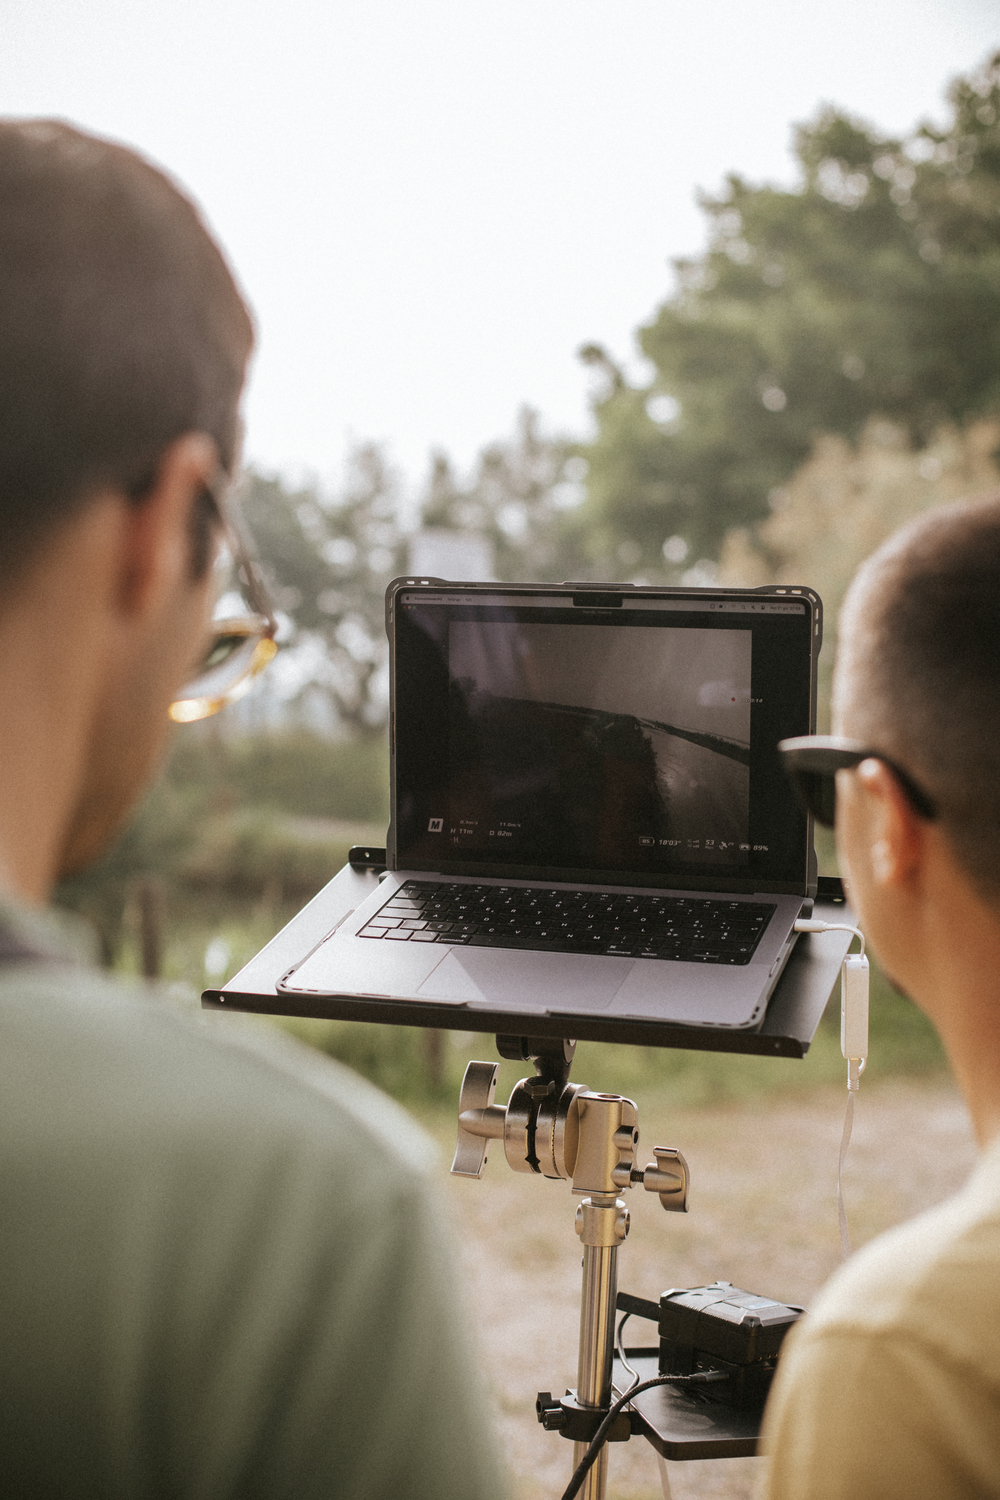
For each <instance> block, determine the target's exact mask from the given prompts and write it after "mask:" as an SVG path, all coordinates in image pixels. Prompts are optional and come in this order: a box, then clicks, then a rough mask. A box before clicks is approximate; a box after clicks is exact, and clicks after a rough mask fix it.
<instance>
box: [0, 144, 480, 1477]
mask: <svg viewBox="0 0 1000 1500" xmlns="http://www.w3.org/2000/svg"><path fill="white" fill-rule="evenodd" d="M252 341H253V335H252V326H251V322H250V318H249V315H248V313H247V311H246V308H245V306H244V303H243V300H242V298H241V296H240V294H239V292H238V290H237V288H236V286H235V284H234V282H233V278H232V276H231V274H230V272H229V270H228V268H227V267H226V265H225V262H224V260H223V258H222V256H221V254H220V253H219V250H218V248H217V247H216V245H215V244H214V242H213V240H212V239H211V237H210V235H209V234H208V232H207V230H206V229H205V227H204V225H203V223H202V221H201V219H200V217H199V215H198V213H197V211H196V210H195V208H194V207H193V205H192V204H191V203H190V202H189V201H188V200H187V199H186V198H185V197H184V196H183V195H182V194H181V193H180V192H179V191H178V190H177V188H176V187H174V186H173V184H172V183H170V182H169V181H168V179H167V178H166V177H165V176H164V175H163V174H162V173H160V172H158V171H157V170H156V169H154V168H153V167H152V166H150V165H149V164H148V163H147V162H145V161H143V160H141V159H140V158H139V157H137V156H136V155H135V154H134V153H132V152H130V151H128V150H126V149H125V148H123V147H121V146H117V145H113V144H111V143H109V142H106V141H101V140H97V139H95V138H93V137H90V136H87V135H85V134H83V133H81V132H79V131H76V130H74V129H72V128H70V127H69V126H66V125H63V124H59V123H56V122H51V121H21V122H15V121H8V122H0V1127H2V1128H0V1273H2V1274H0V1489H2V1492H3V1495H4V1496H5V1500H6V1497H10V1500H26V1497H42V1496H44V1497H56V1496H59V1497H64V1496H70V1497H91V1496H92V1497H94V1500H97V1497H101V1500H116V1497H126V1496H127V1497H130V1500H135V1497H140V1496H153V1495H164V1496H166V1495H171V1496H191V1497H194V1496H198V1497H205V1500H211V1497H222V1496H225V1497H251V1496H254V1497H261V1500H270V1497H273V1496H278V1495H282V1496H284V1495H287V1496H294V1497H296V1500H304V1497H315V1500H321V1497H323V1500H325V1497H331V1496H336V1497H338V1500H347V1497H357V1500H361V1497H364V1500H400V1497H404V1496H405V1497H409V1500H499V1497H500V1496H501V1495H502V1493H503V1484H502V1482H501V1478H500V1476H499V1475H498V1471H497V1465H496V1462H495V1458H494V1454H493V1450H492V1444H491V1441H490V1437H489V1434H488V1433H487V1432H485V1431H484V1425H485V1422H484V1410H483V1405H482V1402H481V1400H480V1399H479V1396H478V1392H477V1384H476V1380H475V1377H474V1373H473V1371H472V1370H471V1367H470V1365H471V1361H470V1350H469V1349H468V1347H467V1346H466V1341H465V1337H464V1332H463V1329H462V1326H461V1323H460V1321H459V1319H458V1318H456V1316H455V1315H454V1312H453V1308H452V1305H451V1301H452V1297H453V1294H454V1288H453V1282H452V1273H451V1271H450V1268H449V1265H448V1258H447V1256H446V1254H445V1253H444V1251H443V1249H442V1244H441V1240H442V1235H441V1230H440V1228H439V1225H438V1222H437V1218H436V1215H435V1212H434V1210H433V1206H432V1204H431V1202H430V1194H429V1191H428V1181H427V1165H428V1156H427V1146H426V1143H425V1141H424V1138H423V1137H422V1136H421V1135H419V1133H418V1132H416V1130H415V1128H414V1127H413V1126H412V1124H411V1123H410V1122H409V1121H408V1120H407V1118H406V1117H405V1115H404V1114H403V1113H402V1111H400V1110H399V1109H397V1108H396V1106H394V1105H393V1104H392V1103H391V1102H390V1101H389V1100H387V1099H385V1098H383V1097H382V1096H381V1095H379V1094H378V1093H377V1092H376V1091H375V1090H374V1089H371V1088H370V1087H369V1086H368V1085H366V1084H365V1083H363V1081H362V1080H360V1079H357V1078H355V1077H353V1076H352V1075H351V1074H349V1073H348V1072H347V1071H346V1070H343V1069H341V1068H338V1067H337V1066H336V1065H334V1064H330V1063H328V1062H327V1061H325V1060H323V1059H321V1058H319V1057H318V1056H314V1055H312V1054H309V1053H308V1052H307V1050H306V1049H300V1048H298V1047H296V1046H295V1045H294V1044H292V1043H291V1042H290V1041H288V1042H282V1041H281V1040H280V1039H279V1038H278V1037H277V1036H275V1038H274V1039H273V1041H266V1042H265V1040H264V1039H263V1038H262V1037H260V1036H251V1037H249V1038H248V1036H247V1035H242V1034H241V1035H237V1034H234V1033H227V1034H223V1032H222V1030H221V1028H220V1029H217V1028H213V1027H209V1028H206V1027H204V1026H203V1025H201V1024H199V1023H198V1022H196V1021H193V1020H191V1019H189V1018H186V1017H185V1016H183V1015H182V1014H179V1013H177V1012H175V1011H174V1010H173V1009H172V1008H170V1007H169V1006H168V1005H167V1004H166V1003H165V1002H163V1001H162V1000H159V999H156V998H153V997H152V996H151V995H150V994H149V992H148V991H143V992H140V991H139V990H138V988H136V987H134V986H132V987H130V986H127V985H123V984H117V983H115V982H113V981H112V980H111V979H109V978H108V977H107V976H105V975H102V974H101V973H99V972H98V971H95V970H93V969H90V968H87V967H86V966H81V965H80V964H79V963H77V962H75V961H74V959H73V955H72V954H71V953H69V952H68V951H67V949H66V945H65V941H64V939H63V937H62V936H61V934H60V931H59V929H58V926H57V925H56V924H55V923H54V922H53V919H52V917H51V915H50V914H48V913H47V912H46V911H45V904H46V902H47V901H48V899H49V897H50V893H51V891H52V888H53V885H54V883H55V881H56V880H57V879H58V878H59V877H60V876H61V875H63V874H66V873H68V872H70V871H72V870H75V869H78V868H80V866H81V865H83V864H85V863H86V862H87V861H88V860H90V859H91V858H93V856H94V855H95V854H96V853H97V852H98V851H99V850H100V849H101V848H102V847H103V846H104V845H105V844H106V842H107V840H108V839H109V838H110V836H111V835H112V834H113V833H114V832H115V831H116V830H117V829H118V827H119V826H120V825H121V822H122V820H123V818H124V817H125V816H126V815H127V813H128V811H129V810H130V808H131V807H132V805H133V804H134V802H135V800H136V797H137V796H138V794H139V793H140V792H141V790H142V789H143V788H144V786H145V784H146V782H147V780H148V778H149V776H150V774H151V773H152V771H153V769H154V768H155V766H156V764H157V762H158V760H159V758H160V755H161V753H162V750H163V747H164V741H165V736H166V730H167V723H168V718H167V715H168V709H169V707H170V705H171V703H172V701H174V700H175V699H176V697H177V695H178V692H179V690H180V689H181V687H182V685H183V684H184V682H185V680H186V679H187V678H188V677H189V675H190V674H191V672H192V670H193V669H194V667H195V666H196V664H197V662H198V659H199V657H200V656H203V654H204V650H205V646H206V644H207V639H208V622H209V617H210V613H211V604H212V600H211V597H210V594H211V574H212V567H211V563H212V559H213V556H214V553H215V551H216V548H217V545H218V541H219V535H220V529H221V521H222V517H221V514H220V509H219V507H220V504H224V502H222V501H221V499H220V493H221V488H222V481H223V480H224V479H225V477H226V476H228V475H230V474H231V473H232V472H233V469H234V466H235V464H236V462H237V458H238V434H239V414H238V406H239V398H240V392H241V389H242V385H243V379H244V374H245V368H246V363H247V359H248V357H249V354H250V350H251V346H252Z"/></svg>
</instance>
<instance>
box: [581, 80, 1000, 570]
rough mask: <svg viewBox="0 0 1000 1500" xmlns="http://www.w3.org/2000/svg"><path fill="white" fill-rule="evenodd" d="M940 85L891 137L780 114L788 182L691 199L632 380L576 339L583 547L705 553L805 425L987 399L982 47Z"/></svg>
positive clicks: (907, 418) (988, 236)
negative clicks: (587, 427) (929, 109)
mask: <svg viewBox="0 0 1000 1500" xmlns="http://www.w3.org/2000/svg"><path fill="white" fill-rule="evenodd" d="M949 98H950V104H951V118H950V120H949V122H948V123H947V125H946V126H945V127H944V128H943V129H941V130H938V129H935V128H934V127H932V126H930V125H922V126H920V127H919V128H918V129H917V130H916V131H915V132H913V134H912V135H911V136H910V137H908V138H907V139H906V140H902V141H900V140H894V139H891V138H889V137H887V136H884V135H882V134H881V133H879V132H878V131H877V130H876V129H874V128H873V127H870V126H868V125H865V124H862V123H859V122H857V121H854V120H851V119H849V118H847V117H846V116H845V115H843V114H841V113H838V112H837V111H835V110H831V109H826V110H824V111H822V112H821V113H820V115H819V117H818V118H817V119H816V120H815V121H814V122H813V123H812V124H810V125H808V126H804V127H802V128H801V129H800V130H799V132H798V135H797V140H796V154H797V157H798V161H799V164H800V167H801V174H802V176H801V182H800V184H799V185H798V187H796V188H795V189H793V190H785V189H779V188H775V187H771V186H761V185H755V184H751V183H748V182H747V181H745V180H744V179H743V178H741V177H738V176H731V177H730V178H729V179H728V182H727V185H726V188H725V190H724V191H723V192H722V193H721V194H720V195H719V196H718V197H717V198H710V197H706V198H704V199H703V206H704V208H705V211H706V214H707V215H708V219H709V243H708V248H707V250H706V251H705V253H704V254H703V255H702V256H700V257H698V258H697V259H694V260H690V261H683V262H678V263H677V266H676V270H677V286H676V290H675V291H674V293H673V295H672V296H671V297H670V298H669V299H668V300H667V301H666V302H665V303H664V304H663V306H662V307H661V308H660V309H659V311H658V313H657V315H656V317H655V318H654V319H653V321H652V322H651V323H649V324H648V325H647V326H646V327H645V328H643V329H642V330H641V334H640V342H641V345H642V349H643V352H644V353H645V354H646V356H647V357H648V358H649V359H650V360H651V361H652V363H653V365H654V366H655V368H656V377H655V379H654V380H653V382H652V383H651V384H650V385H649V386H648V387H647V388H644V389H641V390H640V389H635V388H633V387H630V386H629V385H628V384H627V383H626V382H625V381H624V379H623V378H622V377H621V375H620V372H618V371H616V370H615V368H614V366H613V365H612V364H611V362H610V361H609V360H608V358H607V356H606V355H604V354H603V353H602V351H600V350H599V349H595V348H594V347H592V346H591V347H589V348H588V349H585V350H584V351H582V354H583V357H584V358H585V359H587V360H589V361H590V362H591V363H593V364H597V365H598V366H600V367H601V368H602V369H603V371H604V375H605V379H604V383H603V389H602V391H601V392H600V394H599V396H598V398H597V400H596V406H595V409H596V415H597V419H598V427H599V430H598V435H597V437H596V439H595V441H594V442H593V444H591V445H590V446H589V447H587V448H585V449H583V450H582V451H583V452H584V453H585V454H586V456H587V459H588V461H589V463H590V482H589V499H588V504H587V510H586V513H585V515H584V517H583V518H582V519H584V520H585V522H586V523H587V525H588V527H589V540H590V544H591V548H592V549H596V551H597V552H603V553H604V554H606V555H617V556H618V557H620V558H621V559H622V560H624V559H625V558H626V557H634V558H635V566H636V567H638V568H639V569H640V570H641V571H643V572H645V573H647V574H648V573H649V571H650V570H654V571H656V572H658V573H660V574H661V575H662V574H663V572H664V556H663V552H662V550H661V549H662V546H663V543H664V540H665V539H666V538H670V537H671V536H674V537H680V538H683V539H684V541H685V542H686V543H687V548H688V552H689V553H690V555H691V556H692V557H714V556H715V555H717V551H718V548H719V545H720V542H721V540H722V538H723V536H724V535H725V533H726V532H727V530H729V529H730V528H731V527H734V526H738V525H747V524H752V523H753V522H754V521H756V520H757V519H759V518H760V517H762V516H764V515H765V514H766V507H767V500H768V496H769V494H771V493H772V492H773V491H774V490H775V488H776V487H779V486H781V485H782V484H783V483H784V482H785V481H786V480H787V479H788V477H789V476H790V475H791V474H792V473H793V472H794V470H795V469H796V468H797V467H798V466H799V465H800V464H801V463H802V462H803V461H804V460H805V459H806V457H807V455H808V454H809V452H810V450H811V448H812V445H813V443H814V440H815V438H816V436H817V434H819V433H822V432H828V433H839V434H842V435H843V436H844V437H845V438H847V439H848V440H850V441H855V440H856V439H857V438H858V437H859V436H860V434H861V433H862V431H863V429H864V427H865V425H866V424H867V423H868V422H869V420H870V419H871V418H872V417H873V416H881V417H883V418H887V419H889V420H891V421H892V422H894V423H896V424H897V425H899V426H900V427H901V428H903V429H904V430H905V431H906V433H907V434H908V438H909V440H910V442H911V443H912V444H914V445H915V446H917V447H919V446H921V445H923V444H924V443H926V442H927V441H928V440H929V439H930V437H931V436H932V434H933V433H934V432H936V431H937V430H938V429H939V428H940V427H941V425H942V424H943V423H948V422H951V423H955V424H962V423H965V422H967V421H968V420H969V419H970V418H974V417H977V416H981V415H983V414H985V413H989V412H991V411H994V410H996V409H997V408H998V407H1000V212H998V209H1000V53H998V54H997V55H996V56H995V57H993V58H991V59H990V60H989V61H988V62H987V63H986V64H984V66H983V67H982V68H981V69H980V70H978V71H977V72H976V73H974V74H973V75H972V76H971V77H969V78H961V79H959V80H957V82H956V83H955V84H953V86H952V88H951V90H950V94H949ZM665 398H667V399H665ZM673 550H674V557H673V561H674V562H675V563H679V562H680V560H681V559H680V557H679V553H680V552H681V551H682V550H683V549H682V547H681V546H677V545H675V547H674V549H673ZM667 571H668V572H669V570H667Z"/></svg>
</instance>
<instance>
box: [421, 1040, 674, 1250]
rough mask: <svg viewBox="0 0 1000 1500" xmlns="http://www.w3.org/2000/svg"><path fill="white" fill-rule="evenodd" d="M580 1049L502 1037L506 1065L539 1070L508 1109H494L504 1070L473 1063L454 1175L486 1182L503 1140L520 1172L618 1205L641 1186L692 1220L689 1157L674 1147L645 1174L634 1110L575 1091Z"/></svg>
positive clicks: (660, 1151) (617, 1100)
mask: <svg viewBox="0 0 1000 1500" xmlns="http://www.w3.org/2000/svg"><path fill="white" fill-rule="evenodd" d="M575 1047H576V1043H575V1042H571V1041H562V1040H552V1039H551V1038H548V1037H545V1038H539V1037H498V1038H497V1050H498V1051H499V1052H500V1055H501V1057H508V1058H515V1059H523V1060H524V1061H530V1062H533V1063H534V1064H535V1073H534V1076H533V1077H529V1078H522V1079H520V1080H519V1081H518V1082H517V1083H516V1084H515V1085H514V1087H513V1089H512V1090H511V1093H510V1098H509V1099H508V1100H507V1103H506V1104H496V1103H494V1097H495V1095H496V1087H497V1078H498V1076H499V1072H500V1069H499V1065H498V1064H497V1063H487V1062H470V1063H469V1065H468V1067H467V1068H466V1070H465V1077H464V1079H463V1080H462V1092H461V1095H460V1097H459V1106H458V1111H459V1112H458V1141H457V1144H456V1147H455V1157H454V1160H453V1162H452V1166H451V1170H452V1172H453V1173H454V1174H455V1175H456V1176H459V1177H481V1176H482V1174H483V1169H484V1167H485V1166H486V1160H487V1156H488V1154H489V1146H490V1142H491V1141H493V1140H498V1141H502V1142H503V1150H504V1155H505V1156H506V1158H507V1163H508V1165H509V1166H510V1167H511V1168H512V1169H513V1170H514V1171H515V1172H531V1173H535V1174H536V1175H540V1176H542V1177H552V1178H562V1179H563V1180H564V1181H567V1182H571V1183H572V1185H573V1192H574V1193H581V1194H588V1195H594V1194H596V1195H598V1196H600V1197H605V1196H609V1195H610V1196H611V1197H614V1196H615V1195H616V1194H618V1193H619V1192H621V1191H622V1190H623V1189H624V1188H627V1187H631V1186H632V1185H633V1184H640V1183H641V1185H642V1186H643V1188H645V1190H646V1191H647V1192H651V1193H656V1194H658V1196H659V1199H660V1202H661V1203H662V1205H663V1207H664V1208H665V1209H667V1210H668V1211H669V1212H677V1213H686V1211H687V1193H688V1183H689V1174H688V1169H687V1163H686V1162H685V1160H684V1158H683V1156H682V1155H681V1153H680V1152H679V1151H678V1150H676V1148H675V1147H672V1146H658V1147H657V1148H656V1150H655V1152H654V1157H655V1160H654V1161H652V1162H650V1163H649V1164H648V1165H647V1166H646V1167H645V1168H641V1169H639V1168H637V1167H636V1165H635V1159H636V1158H635V1153H636V1148H637V1146H638V1143H639V1130H638V1124H637V1120H638V1111H637V1109H636V1106H635V1104H634V1102H633V1101H632V1100H631V1099H626V1098H624V1097H623V1096H622V1095H621V1094H598V1093H594V1092H592V1091H591V1090H590V1089H588V1088H586V1087H585V1086H584V1085H583V1084H579V1083H570V1082H569V1069H570V1064H571V1062H572V1059H573V1052H574V1049H575ZM627 1217H628V1216H627V1215H625V1223H626V1228H625V1233H627V1232H628V1231H627ZM624 1237H625V1236H624V1233H623V1234H622V1236H621V1238H623V1239H624Z"/></svg>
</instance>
